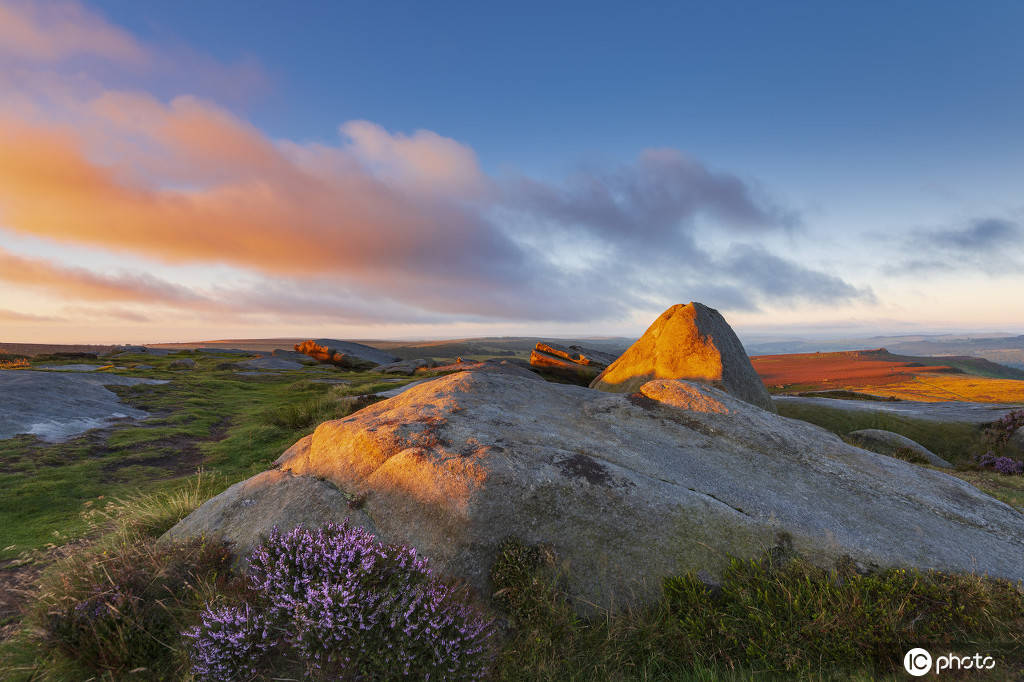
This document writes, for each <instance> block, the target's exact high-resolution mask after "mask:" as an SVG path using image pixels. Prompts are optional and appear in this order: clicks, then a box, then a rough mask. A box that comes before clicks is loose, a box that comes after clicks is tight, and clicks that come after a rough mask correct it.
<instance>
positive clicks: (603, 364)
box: [530, 341, 617, 379]
mask: <svg viewBox="0 0 1024 682" xmlns="http://www.w3.org/2000/svg"><path fill="white" fill-rule="evenodd" d="M616 357H617V356H615V355H612V354H611V353H605V352H603V351H599V350H594V349H593V348H583V347H581V346H568V347H566V346H559V345H558V344H554V343H544V342H543V341H538V342H537V345H536V346H534V348H533V351H532V352H531V353H530V366H531V367H538V368H541V369H546V370H553V371H555V372H559V373H564V374H569V375H572V376H574V377H583V378H587V377H589V378H591V379H593V378H596V377H597V375H598V374H600V373H601V372H603V371H604V370H605V369H606V368H607V367H608V365H610V364H612V363H613V362H615V359H616Z"/></svg>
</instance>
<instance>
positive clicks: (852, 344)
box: [744, 334, 1024, 369]
mask: <svg viewBox="0 0 1024 682" xmlns="http://www.w3.org/2000/svg"><path fill="white" fill-rule="evenodd" d="M744 346H745V348H746V349H747V353H748V354H750V355H778V354H792V353H815V352H822V353H828V352H837V351H847V350H870V349H872V348H887V349H888V350H889V351H891V352H892V353H895V354H899V355H907V356H927V357H942V358H948V357H949V356H969V357H974V358H982V359H985V360H989V361H991V362H996V363H999V364H1001V365H1007V366H1010V367H1016V368H1018V369H1024V335H1019V336H1012V335H979V336H957V335H953V334H941V335H933V336H928V335H922V334H915V335H905V336H873V337H867V338H849V339H841V338H837V339H817V340H815V339H780V340H757V341H751V342H747V343H744ZM944 361H945V360H944Z"/></svg>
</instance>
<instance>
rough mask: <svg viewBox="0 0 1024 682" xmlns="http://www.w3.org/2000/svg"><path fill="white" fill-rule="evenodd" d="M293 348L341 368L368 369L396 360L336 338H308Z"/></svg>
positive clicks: (385, 354)
mask: <svg viewBox="0 0 1024 682" xmlns="http://www.w3.org/2000/svg"><path fill="white" fill-rule="evenodd" d="M295 350H296V352H298V353H302V354H304V355H308V356H309V357H311V358H313V359H314V360H316V361H317V362H323V363H329V364H332V365H337V366H338V367H341V368H343V369H369V368H371V367H376V366H377V365H385V364H388V363H391V362H395V361H396V360H398V358H396V357H394V356H392V355H389V354H387V353H384V352H382V351H379V350H377V349H376V348H371V347H370V346H364V345H363V344H361V343H352V342H351V341H338V340H337V339H309V340H308V341H303V342H302V343H297V344H295Z"/></svg>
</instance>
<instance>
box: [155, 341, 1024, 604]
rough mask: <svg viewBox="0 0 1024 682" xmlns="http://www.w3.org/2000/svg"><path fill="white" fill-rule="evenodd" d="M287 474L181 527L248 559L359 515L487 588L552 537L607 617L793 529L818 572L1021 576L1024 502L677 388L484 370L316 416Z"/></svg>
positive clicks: (699, 390)
mask: <svg viewBox="0 0 1024 682" xmlns="http://www.w3.org/2000/svg"><path fill="white" fill-rule="evenodd" d="M715 340H716V341H717V338H716V339H715ZM466 364H469V363H466ZM520 372H523V374H520ZM275 467H276V469H277V470H273V471H267V472H264V473H261V474H258V475H257V476H255V477H253V478H251V479H249V480H248V481H245V482H243V483H239V484H236V485H235V486H232V487H231V488H229V489H228V490H227V491H226V492H224V493H222V494H221V495H219V496H217V497H214V498H213V499H211V500H210V501H208V502H206V503H205V504H203V505H202V506H200V507H199V508H198V509H197V510H196V511H195V512H193V513H192V514H191V515H189V516H188V517H186V518H185V519H184V520H182V521H181V522H180V523H179V524H178V525H177V526H175V527H174V528H172V529H171V530H170V531H169V532H168V535H169V536H170V537H178V538H182V537H197V536H203V535H206V536H209V535H211V534H219V535H221V536H223V537H224V538H226V539H228V540H231V541H234V542H236V543H237V551H238V552H239V554H240V555H243V556H244V554H245V553H246V552H247V551H248V549H249V548H250V547H251V546H252V544H253V543H254V542H255V541H256V538H257V537H259V535H260V534H261V533H265V532H267V531H268V530H269V529H270V528H272V527H273V526H278V527H280V528H282V529H288V528H290V527H292V526H294V525H295V524H297V523H304V524H317V523H322V522H325V521H328V520H338V519H341V518H344V517H347V516H351V517H352V519H353V521H354V522H355V523H358V524H361V525H365V526H366V527H367V528H369V529H371V530H372V531H373V532H375V533H376V534H377V535H378V537H380V538H381V539H382V540H383V541H385V542H393V543H402V544H407V545H411V546H413V547H416V548H417V549H418V550H419V551H420V552H422V553H423V554H425V555H426V556H428V557H429V558H430V559H431V560H432V561H433V564H434V566H435V567H436V569H437V570H438V572H439V573H441V574H447V575H450V576H454V577H459V578H463V579H465V580H467V581H468V582H469V583H470V584H471V585H473V586H474V587H476V588H477V589H479V590H481V592H483V593H484V594H487V593H488V587H489V586H488V571H489V570H490V567H491V565H492V564H493V561H494V559H495V555H496V552H497V550H498V547H499V546H500V544H501V542H502V541H503V540H504V539H505V538H507V537H509V536H517V537H518V538H520V539H521V540H523V541H524V542H526V543H528V544H538V543H542V544H545V545H548V546H550V547H552V549H553V551H554V553H555V555H556V556H557V557H558V558H559V559H560V560H561V561H564V562H565V564H566V565H567V566H568V569H569V570H568V572H567V575H566V586H567V588H568V590H569V592H570V594H572V595H573V596H574V597H575V598H576V599H577V602H576V603H577V604H578V605H585V604H594V605H597V606H599V607H606V608H613V609H614V608H620V607H623V606H625V605H627V604H629V603H631V602H636V601H644V600H647V599H656V598H657V596H658V594H659V593H660V585H661V582H660V581H661V579H662V578H663V577H664V576H667V575H671V574H676V573H679V572H682V571H688V570H695V571H696V570H703V571H707V572H708V573H710V574H711V575H712V576H714V575H716V574H720V572H721V571H722V570H723V569H724V568H725V567H726V565H727V563H728V560H729V559H728V557H729V556H730V555H732V556H738V557H741V558H750V557H754V556H757V555H759V554H760V553H761V552H762V551H763V550H764V549H765V548H766V547H768V546H770V545H772V544H774V543H775V541H776V537H777V534H778V533H780V532H785V533H787V534H788V535H789V537H790V538H791V539H792V543H793V545H794V547H795V549H796V550H798V551H800V552H802V553H803V554H804V555H806V556H807V557H808V558H809V559H811V560H812V561H814V562H816V563H818V564H820V565H826V566H828V565H832V562H833V561H835V560H836V559H838V558H840V557H843V556H849V557H851V558H852V559H853V560H855V561H857V562H859V563H860V564H862V565H865V566H872V565H875V566H882V567H886V566H907V567H917V568H921V569H940V570H946V571H974V572H978V573H988V574H990V575H992V576H1000V577H1005V578H1009V579H1012V580H1020V579H1022V578H1024V514H1022V513H1021V512H1020V511H1018V510H1016V509H1014V508H1012V507H1010V506H1008V505H1006V504H1003V503H1002V502H999V501H997V500H995V499H993V498H992V497H989V496H988V495H985V494H984V493H982V492H980V491H979V490H978V489H977V488H975V487H973V486H971V485H970V484H968V483H967V482H965V481H962V480H960V479H958V478H954V477H952V476H949V475H946V474H944V473H941V472H937V471H934V470H932V469H927V468H924V467H920V466H916V465H913V464H910V463H908V462H904V461H901V460H899V459H895V458H892V457H886V456H883V455H879V454H875V453H872V452H868V451H866V450H862V449H860V448H857V447H854V446H853V445H849V444H847V443H845V442H843V441H842V440H841V439H840V438H839V437H838V436H836V435H834V434H832V433H829V432H827V431H825V430H823V429H821V428H818V427H816V426H813V425H811V424H808V423H805V422H800V421H797V420H792V419H786V418H784V417H780V416H778V415H776V414H772V413H770V412H767V411H765V410H762V409H759V408H757V407H754V406H752V405H750V404H749V403H747V402H744V401H742V400H739V399H737V398H735V397H734V396H732V395H730V394H728V393H726V392H724V391H721V390H718V389H716V388H713V387H709V386H706V385H702V384H698V383H690V382H685V381H680V380H668V379H656V380H653V381H649V382H646V383H644V384H642V385H640V386H639V387H637V389H636V390H635V392H634V393H633V394H631V395H625V394H621V393H602V392H599V391H593V390H590V389H587V388H584V387H581V386H572V385H566V384H554V383H550V382H546V381H543V380H541V379H540V378H539V377H537V376H536V375H535V374H533V373H532V372H530V371H529V370H523V369H521V368H519V367H516V366H515V365H512V364H508V365H500V364H497V363H480V364H479V368H478V369H474V370H471V371H462V372H456V373H454V374H450V375H447V376H443V377H438V378H435V379H431V380H428V381H425V382H423V383H420V384H418V385H416V386H413V387H411V388H409V389H408V390H405V391H404V392H402V393H401V394H400V395H397V396H395V397H393V398H389V399H387V400H383V401H380V402H377V403H374V404H372V405H370V406H368V407H365V408H364V409H362V410H360V411H358V412H356V413H354V414H352V415H350V416H348V417H346V418H344V419H339V420H336V421H329V422H325V423H323V424H321V425H320V426H319V427H318V428H317V429H316V431H315V432H314V433H313V434H312V435H310V436H306V437H305V438H303V439H301V440H299V441H298V442H297V443H296V444H295V445H294V446H293V447H292V448H290V449H289V450H288V451H287V452H286V453H284V454H283V455H282V456H281V458H279V459H278V461H277V462H276V464H275ZM307 499H308V500H309V503H308V504H305V503H304V502H305V500H307ZM357 510H358V511H357ZM371 519H372V521H371ZM580 608H581V609H586V608H587V607H585V606H581V607H580Z"/></svg>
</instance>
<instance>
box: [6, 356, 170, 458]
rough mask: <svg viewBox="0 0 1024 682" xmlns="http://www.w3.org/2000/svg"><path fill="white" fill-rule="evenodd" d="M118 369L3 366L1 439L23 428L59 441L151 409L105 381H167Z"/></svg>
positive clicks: (140, 415) (119, 383)
mask: <svg viewBox="0 0 1024 682" xmlns="http://www.w3.org/2000/svg"><path fill="white" fill-rule="evenodd" d="M166 383H167V382H166V381H159V380H156V379H141V378H135V377H124V376H119V375H117V374H105V373H97V374H83V373H66V374H65V373H56V372H37V371H34V370H0V439H4V438H11V437H12V436H16V435H18V434H20V433H28V434H33V435H35V436H37V437H39V438H40V439H41V440H44V441H48V442H51V443H58V442H61V441H64V440H67V439H68V438H71V437H72V436H76V435H78V434H80V433H85V432H86V431H88V430H90V429H96V428H102V427H104V426H108V425H110V424H111V423H112V422H113V421H115V420H117V419H124V418H131V419H145V418H146V417H148V416H149V413H147V412H143V411H142V410H137V409H134V408H131V407H128V406H127V405H124V404H123V403H121V401H120V399H119V398H118V397H117V395H116V394H115V393H113V392H112V391H108V390H107V389H106V388H105V386H134V385H137V384H166Z"/></svg>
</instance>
